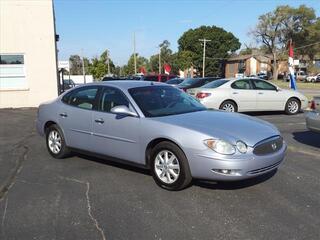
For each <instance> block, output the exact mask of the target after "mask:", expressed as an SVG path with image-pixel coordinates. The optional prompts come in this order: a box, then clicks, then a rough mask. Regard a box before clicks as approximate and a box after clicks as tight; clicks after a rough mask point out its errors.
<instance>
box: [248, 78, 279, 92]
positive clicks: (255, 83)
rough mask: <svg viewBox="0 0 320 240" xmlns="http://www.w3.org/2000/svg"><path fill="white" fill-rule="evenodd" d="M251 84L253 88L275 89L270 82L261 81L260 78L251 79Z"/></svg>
mask: <svg viewBox="0 0 320 240" xmlns="http://www.w3.org/2000/svg"><path fill="white" fill-rule="evenodd" d="M252 82H253V86H254V88H255V89H259V90H277V88H276V87H275V86H273V85H272V84H270V83H268V82H266V81H261V80H255V79H254V80H252Z"/></svg>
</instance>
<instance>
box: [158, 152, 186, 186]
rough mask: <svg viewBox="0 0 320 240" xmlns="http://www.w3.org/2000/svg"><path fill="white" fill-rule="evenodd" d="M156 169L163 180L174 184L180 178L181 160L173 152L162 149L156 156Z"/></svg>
mask: <svg viewBox="0 0 320 240" xmlns="http://www.w3.org/2000/svg"><path fill="white" fill-rule="evenodd" d="M154 170H155V173H156V175H157V177H158V178H159V179H160V180H161V181H162V182H164V183H166V184H172V183H174V182H175V181H177V179H178V178H179V174H180V164H179V160H178V158H177V157H176V156H175V155H174V154H173V153H172V152H170V151H168V150H162V151H161V152H159V153H158V154H157V156H156V159H155V164H154Z"/></svg>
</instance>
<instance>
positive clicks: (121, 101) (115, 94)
mask: <svg viewBox="0 0 320 240" xmlns="http://www.w3.org/2000/svg"><path fill="white" fill-rule="evenodd" d="M99 105H100V110H101V111H103V112H111V109H112V108H113V107H116V106H120V105H125V106H127V107H129V101H128V100H127V98H126V97H125V96H124V95H123V93H122V92H121V91H120V90H118V89H116V88H109V87H105V88H104V89H103V91H102V94H101V98H100V104H99Z"/></svg>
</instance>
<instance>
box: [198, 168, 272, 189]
mask: <svg viewBox="0 0 320 240" xmlns="http://www.w3.org/2000/svg"><path fill="white" fill-rule="evenodd" d="M276 172H277V169H275V170H272V171H271V172H268V173H266V174H264V175H261V176H258V177H255V178H250V179H246V180H241V181H235V182H212V181H204V180H194V182H193V185H195V186H198V187H202V188H208V189H219V190H236V189H242V188H247V187H251V186H254V185H257V184H260V183H262V182H265V181H267V180H268V179H270V178H272V177H273V176H274V175H275V174H276Z"/></svg>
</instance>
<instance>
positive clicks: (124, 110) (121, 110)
mask: <svg viewBox="0 0 320 240" xmlns="http://www.w3.org/2000/svg"><path fill="white" fill-rule="evenodd" d="M110 111H111V112H112V113H115V114H117V115H125V116H131V117H138V114H137V113H135V112H133V111H131V110H130V109H129V108H128V107H127V106H125V105H119V106H115V107H113V108H111V110H110Z"/></svg>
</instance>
